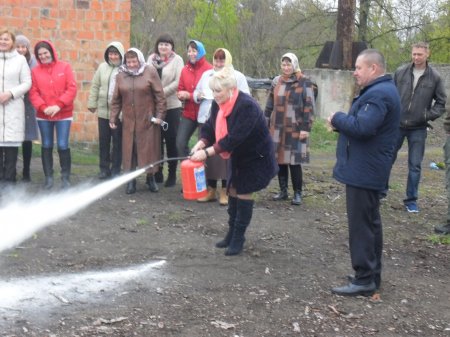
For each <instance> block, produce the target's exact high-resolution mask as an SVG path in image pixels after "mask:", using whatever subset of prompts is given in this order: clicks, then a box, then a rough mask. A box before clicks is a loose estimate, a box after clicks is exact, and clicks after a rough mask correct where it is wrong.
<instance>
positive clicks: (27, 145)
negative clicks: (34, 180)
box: [22, 140, 33, 181]
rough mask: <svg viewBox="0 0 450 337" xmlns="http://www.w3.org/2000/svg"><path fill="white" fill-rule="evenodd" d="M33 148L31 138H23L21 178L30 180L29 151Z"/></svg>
mask: <svg viewBox="0 0 450 337" xmlns="http://www.w3.org/2000/svg"><path fill="white" fill-rule="evenodd" d="M32 150H33V143H32V142H31V140H25V141H24V142H22V158H23V169H22V180H23V181H31V175H30V164H31V153H32Z"/></svg>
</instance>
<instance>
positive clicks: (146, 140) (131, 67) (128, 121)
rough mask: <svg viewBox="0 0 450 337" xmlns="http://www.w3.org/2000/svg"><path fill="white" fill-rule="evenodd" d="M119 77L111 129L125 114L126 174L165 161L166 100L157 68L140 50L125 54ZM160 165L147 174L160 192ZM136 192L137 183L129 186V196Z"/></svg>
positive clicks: (124, 159)
mask: <svg viewBox="0 0 450 337" xmlns="http://www.w3.org/2000/svg"><path fill="white" fill-rule="evenodd" d="M119 71H120V72H119V74H118V75H117V78H116V87H115V89H114V95H113V98H112V102H111V115H110V119H109V121H110V126H111V128H116V125H117V120H118V117H119V113H120V111H122V166H123V171H124V172H130V171H133V170H135V169H136V167H139V168H142V167H146V166H148V165H149V164H151V163H153V162H156V161H158V160H160V158H161V127H160V124H161V122H162V121H163V120H164V118H165V111H166V99H165V97H164V91H163V87H162V84H161V80H160V79H159V76H158V73H157V72H156V70H155V68H153V67H150V66H148V65H147V64H146V63H145V59H144V55H143V54H142V52H141V51H140V50H139V49H136V48H131V49H129V50H128V51H127V52H126V53H125V62H124V65H123V66H121V68H120V70H119ZM157 171H158V165H156V166H154V167H152V168H149V169H148V171H147V184H148V187H149V190H150V191H151V192H158V185H157V184H156V182H155V177H154V174H155V173H156V172H157ZM135 192H136V180H135V179H133V180H132V181H130V182H129V183H128V185H127V189H126V193H127V194H132V193H135Z"/></svg>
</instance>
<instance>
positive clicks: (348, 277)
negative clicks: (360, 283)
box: [346, 274, 381, 290]
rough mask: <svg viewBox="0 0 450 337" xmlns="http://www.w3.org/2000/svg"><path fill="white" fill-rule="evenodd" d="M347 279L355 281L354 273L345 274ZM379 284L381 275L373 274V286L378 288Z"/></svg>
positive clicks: (351, 281)
mask: <svg viewBox="0 0 450 337" xmlns="http://www.w3.org/2000/svg"><path fill="white" fill-rule="evenodd" d="M346 278H347V281H348V282H350V283H353V282H354V281H355V275H352V274H349V275H347V277H346ZM380 284H381V276H380V275H379V274H375V288H376V289H377V290H378V289H380Z"/></svg>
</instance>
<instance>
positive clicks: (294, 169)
mask: <svg viewBox="0 0 450 337" xmlns="http://www.w3.org/2000/svg"><path fill="white" fill-rule="evenodd" d="M289 169H290V171H291V180H292V188H293V189H294V197H293V198H292V201H291V205H296V206H298V205H300V204H301V203H302V185H303V172H302V166H301V165H289Z"/></svg>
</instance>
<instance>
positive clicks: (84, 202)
mask: <svg viewBox="0 0 450 337" xmlns="http://www.w3.org/2000/svg"><path fill="white" fill-rule="evenodd" d="M144 172H145V168H142V169H139V170H136V171H133V172H131V173H129V174H126V175H124V176H120V177H118V178H116V179H113V180H110V181H107V182H104V183H101V184H98V185H96V186H93V187H92V186H87V185H84V186H80V187H77V188H71V189H68V190H66V191H64V192H60V193H54V194H50V195H47V196H43V197H38V198H37V199H34V197H33V198H30V197H26V196H25V195H23V194H20V195H18V196H16V197H15V198H14V199H13V200H10V201H8V202H7V203H6V204H5V205H3V207H2V208H1V209H0V232H1V235H0V252H2V251H3V250H5V249H9V248H12V247H14V246H16V245H17V244H19V243H21V242H22V241H24V240H26V239H28V238H29V237H31V236H32V235H33V234H34V233H36V232H37V231H39V230H40V229H42V228H44V227H46V226H48V225H50V224H52V223H55V222H56V221H58V220H61V219H64V218H67V217H69V216H71V215H73V214H75V213H76V212H78V211H79V210H81V209H83V208H85V207H86V206H88V205H89V204H91V203H93V202H94V201H96V200H98V199H99V198H101V197H103V196H104V195H106V194H108V193H110V192H111V191H113V190H114V189H116V188H117V187H119V186H121V185H122V184H124V183H126V182H127V181H129V180H131V179H134V178H136V177H137V176H139V175H141V174H142V173H144Z"/></svg>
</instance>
